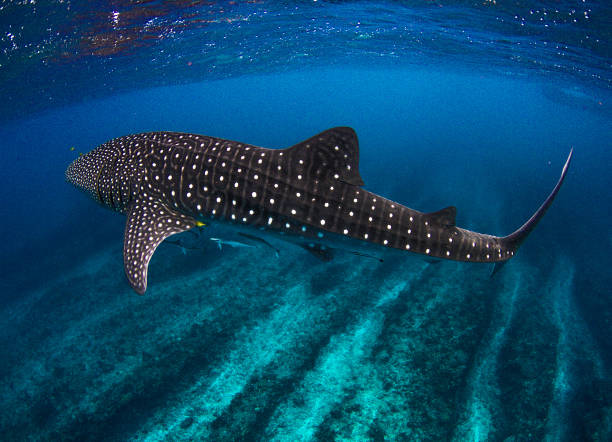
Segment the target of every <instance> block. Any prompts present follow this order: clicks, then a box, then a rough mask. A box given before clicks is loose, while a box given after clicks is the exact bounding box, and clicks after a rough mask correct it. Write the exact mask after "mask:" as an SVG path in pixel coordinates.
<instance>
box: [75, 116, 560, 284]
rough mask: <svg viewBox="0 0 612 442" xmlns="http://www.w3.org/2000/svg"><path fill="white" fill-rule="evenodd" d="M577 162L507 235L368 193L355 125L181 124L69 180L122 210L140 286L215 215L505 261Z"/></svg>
mask: <svg viewBox="0 0 612 442" xmlns="http://www.w3.org/2000/svg"><path fill="white" fill-rule="evenodd" d="M570 160H571V152H570V155H569V157H568V159H567V161H566V163H565V166H564V167H563V171H562V174H561V178H560V179H559V181H558V182H557V185H556V186H555V188H554V189H553V191H552V192H551V194H550V195H549V196H548V198H547V199H546V200H545V202H544V203H543V204H542V206H541V207H540V208H539V209H538V210H537V211H536V213H535V214H534V215H533V216H532V217H531V218H530V219H529V220H528V221H527V222H526V223H525V224H524V225H523V226H522V227H520V228H519V229H518V230H517V231H516V232H514V233H512V234H511V235H509V236H506V237H497V236H491V235H486V234H481V233H476V232H472V231H469V230H464V229H461V228H459V227H456V226H455V214H456V209H455V208H454V207H447V208H445V209H442V210H440V211H438V212H434V213H422V212H418V211H416V210H413V209H410V208H408V207H405V206H403V205H401V204H398V203H396V202H393V201H390V200H388V199H386V198H384V197H381V196H379V195H376V194H373V193H371V192H368V191H367V190H364V189H363V188H362V187H361V186H362V185H363V181H362V179H361V176H360V174H359V147H358V142H357V136H356V134H355V132H354V131H353V130H352V129H351V128H348V127H338V128H334V129H330V130H327V131H325V132H323V133H321V134H319V135H316V136H314V137H312V138H310V139H308V140H306V141H303V142H301V143H299V144H296V145H295V146H292V147H289V148H287V149H266V148H262V147H256V146H251V145H248V144H244V143H238V142H235V141H228V140H223V139H219V138H213V137H207V136H201V135H194V134H186V133H175V132H154V133H142V134H136V135H128V136H125V137H121V138H116V139H113V140H111V141H108V142H107V143H104V144H102V145H100V146H98V147H97V148H96V149H94V150H92V151H91V152H89V153H87V154H85V155H82V156H80V157H79V158H77V159H76V160H75V161H74V162H73V163H72V164H71V165H70V166H69V167H68V169H67V170H66V178H67V179H68V181H70V182H71V183H73V184H74V185H76V186H77V187H79V188H81V189H83V190H84V191H86V192H87V193H88V194H89V195H90V196H91V197H93V198H94V199H95V200H97V201H98V202H99V203H101V204H103V205H105V206H108V207H109V208H111V209H113V210H116V211H118V212H121V213H125V214H126V215H127V224H126V228H125V238H124V248H123V255H124V266H125V272H126V275H127V277H128V280H129V282H130V284H131V285H132V287H133V288H134V290H136V291H137V292H138V293H141V294H142V293H144V292H145V290H146V287H147V268H148V264H149V260H150V259H151V256H152V255H153V252H154V251H155V249H156V247H157V246H158V245H159V244H160V243H161V242H162V241H163V240H164V239H165V238H167V237H168V236H170V235H173V234H175V233H179V232H183V231H185V230H189V229H191V228H193V227H195V226H197V225H201V224H202V223H209V222H227V223H231V224H233V225H234V226H235V227H236V228H237V229H241V230H244V231H245V232H244V236H245V237H251V238H257V233H256V232H264V231H265V233H266V234H268V235H269V234H271V233H272V234H278V235H282V236H283V238H284V239H286V240H289V241H293V242H296V243H298V244H300V245H303V246H304V247H307V248H309V249H310V251H311V252H314V253H317V252H321V251H322V250H324V249H325V247H327V244H328V243H329V241H330V240H343V241H346V240H348V239H350V240H359V241H365V242H368V243H370V244H376V245H378V246H381V247H387V248H393V249H401V250H407V251H410V252H416V253H421V254H423V255H428V256H430V257H437V258H445V259H452V260H455V261H469V262H489V263H502V262H504V261H506V260H508V259H509V258H511V257H512V256H514V254H515V252H516V250H517V249H518V247H519V245H520V244H521V243H522V242H523V240H524V239H525V238H526V236H527V235H528V234H529V233H530V232H531V230H532V229H533V228H534V227H535V225H536V224H537V223H538V221H539V220H540V219H541V218H542V216H543V215H544V213H545V211H546V210H547V209H548V207H549V206H550V204H551V203H552V201H553V199H554V197H555V196H556V194H557V192H558V191H559V188H560V186H561V184H562V182H563V179H564V178H565V175H566V173H567V170H568V166H569V163H570ZM262 241H264V242H265V240H262ZM324 256H325V255H324Z"/></svg>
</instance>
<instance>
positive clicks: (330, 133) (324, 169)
mask: <svg viewBox="0 0 612 442" xmlns="http://www.w3.org/2000/svg"><path fill="white" fill-rule="evenodd" d="M286 152H287V153H288V156H289V158H288V160H289V161H290V162H291V166H292V167H291V169H292V170H301V169H304V170H306V171H307V172H306V173H314V174H316V175H319V176H321V177H325V178H331V179H337V180H340V181H343V182H345V183H348V184H353V185H355V186H363V184H364V183H363V180H362V179H361V176H360V175H359V142H358V141H357V134H356V133H355V131H354V130H353V129H351V128H350V127H334V128H333V129H328V130H326V131H325V132H321V133H320V134H318V135H315V136H314V137H311V138H309V139H307V140H305V141H302V142H301V143H298V144H296V145H294V146H292V147H290V148H288V149H286ZM300 161H301V162H300ZM301 165H304V167H300V166H301Z"/></svg>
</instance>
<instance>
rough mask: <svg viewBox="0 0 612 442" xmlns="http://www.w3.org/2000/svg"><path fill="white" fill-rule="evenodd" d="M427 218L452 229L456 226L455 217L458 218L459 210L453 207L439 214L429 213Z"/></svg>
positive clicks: (440, 211) (446, 208)
mask: <svg viewBox="0 0 612 442" xmlns="http://www.w3.org/2000/svg"><path fill="white" fill-rule="evenodd" d="M427 216H428V217H429V219H431V221H432V222H434V223H436V224H438V225H440V226H444V227H452V226H454V225H455V217H456V216H457V208H456V207H453V206H448V207H445V208H444V209H442V210H438V211H437V212H431V213H428V214H427Z"/></svg>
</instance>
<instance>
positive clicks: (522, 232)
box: [502, 149, 574, 250]
mask: <svg viewBox="0 0 612 442" xmlns="http://www.w3.org/2000/svg"><path fill="white" fill-rule="evenodd" d="M573 151H574V149H571V150H570V153H569V155H568V157H567V160H566V161H565V165H564V166H563V170H562V171H561V177H560V178H559V181H557V185H556V186H555V188H554V189H553V190H552V192H550V195H548V198H546V200H545V201H544V202H543V203H542V205H541V206H540V208H539V209H538V210H537V211H536V212H535V213H534V214H533V216H532V217H531V218H529V220H527V222H526V223H525V224H523V225H522V226H521V227H520V228H519V229H518V230H516V232H514V233H511V234H510V235H508V236H505V237H503V238H502V241H503V242H505V243H506V244H508V246H510V247H512V248H513V249H514V250H516V249H517V248H518V247H519V246H520V245H521V243H522V242H523V241H525V238H527V235H529V234H530V233H531V231H532V230H533V229H534V227H535V226H536V225H537V224H538V222H539V221H540V220H541V219H542V217H543V216H544V214H545V213H546V211H547V210H548V208H549V207H550V205H551V204H552V202H553V200H554V199H555V197H556V196H557V193H559V189H560V188H561V184H563V180H564V179H565V175H567V170H568V168H569V165H570V161H571V160H572V153H573Z"/></svg>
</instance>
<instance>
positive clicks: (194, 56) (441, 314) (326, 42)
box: [0, 1, 612, 441]
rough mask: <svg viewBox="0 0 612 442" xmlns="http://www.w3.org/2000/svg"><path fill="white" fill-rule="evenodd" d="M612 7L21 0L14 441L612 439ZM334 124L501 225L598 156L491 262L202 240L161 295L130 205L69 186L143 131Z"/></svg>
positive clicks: (8, 107)
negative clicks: (127, 233) (127, 245)
mask: <svg viewBox="0 0 612 442" xmlns="http://www.w3.org/2000/svg"><path fill="white" fill-rule="evenodd" d="M571 11H574V12H571ZM585 12H586V15H585ZM609 18H610V10H609V7H607V6H605V5H604V4H602V3H597V2H558V3H555V4H554V7H551V6H550V5H548V4H547V3H536V2H533V3H531V2H523V3H521V4H520V5H518V6H512V7H510V6H503V5H497V4H494V3H490V2H487V4H485V5H483V4H481V3H478V4H472V3H470V2H452V3H449V2H441V3H440V4H434V3H430V2H427V3H425V2H423V3H421V2H386V3H382V2H381V3H372V2H321V1H319V2H258V3H242V2H227V3H225V2H212V3H206V4H204V3H200V2H172V3H164V2H140V3H129V2H79V3H78V4H74V3H70V2H58V3H48V4H45V5H41V4H37V3H32V2H4V3H2V6H1V7H0V24H1V26H2V28H1V31H2V33H1V35H0V42H1V43H2V54H1V56H0V60H1V61H0V79H1V80H2V83H1V84H2V89H1V90H0V97H1V98H2V99H1V100H0V103H1V104H0V109H1V110H2V112H1V116H0V140H2V141H1V144H0V145H1V146H2V154H3V161H2V174H0V184H1V185H0V195H1V199H2V202H3V206H2V207H3V208H2V231H3V232H4V241H3V242H2V245H1V249H0V250H1V252H2V253H1V254H0V260H1V262H2V266H1V269H2V270H1V274H2V282H1V287H2V292H1V298H0V299H1V302H0V327H1V330H2V332H1V333H0V348H1V349H2V359H1V360H2V362H0V378H1V379H2V382H0V398H1V399H0V401H1V404H2V410H3V412H2V414H1V416H0V430H1V432H2V435H3V436H2V439H3V440H189V439H191V440H326V441H327V440H359V441H361V440H457V441H463V440H507V441H515V440H516V441H519V440H608V439H610V437H611V434H612V414H611V413H612V412H611V410H612V382H611V379H612V378H611V377H610V369H611V364H612V347H611V345H610V342H609V336H610V333H611V331H612V330H611V325H610V324H612V301H611V298H610V296H611V291H610V286H611V284H612V279H611V277H610V272H609V268H610V263H611V261H610V249H611V248H612V233H610V228H609V227H608V224H609V219H610V215H611V213H612V196H611V195H610V192H609V189H610V186H611V184H612V179H611V175H610V172H609V170H610V167H611V166H612V153H611V150H610V148H611V147H612V146H611V144H610V134H611V133H612V113H611V111H610V103H611V100H610V99H611V98H612V97H611V94H610V78H612V77H611V75H610V54H611V53H610V40H609V26H608V24H609ZM574 20H576V21H574ZM9 34H10V35H9ZM587 36H588V38H587ZM338 125H348V126H351V127H353V128H354V129H355V130H356V132H357V134H358V136H359V141H360V154H361V161H360V170H361V176H362V177H363V179H364V181H365V188H366V189H368V190H371V191H374V192H376V193H379V194H382V195H384V196H386V197H389V198H391V199H393V200H395V201H398V202H401V203H402V204H405V205H407V206H409V207H412V208H414V209H417V210H421V211H425V212H429V211H435V210H438V209H441V208H443V207H446V206H448V205H455V206H457V208H458V215H457V224H458V225H459V226H461V227H465V228H469V229H472V230H476V231H479V232H485V233H490V234H495V235H505V234H508V233H510V232H511V231H513V230H514V229H515V228H517V227H518V226H519V225H521V224H522V223H523V222H524V221H525V220H526V219H527V218H528V217H529V216H531V214H532V213H533V212H534V210H535V209H536V208H537V207H538V205H539V204H540V203H541V202H542V201H543V200H544V198H545V197H546V196H547V195H548V192H550V190H551V189H552V187H553V185H554V183H555V182H556V179H557V178H558V176H559V173H560V170H561V167H562V165H563V162H564V160H565V158H566V156H567V154H568V152H569V150H570V148H573V149H574V159H573V163H572V166H571V169H570V172H569V174H568V176H567V179H566V182H565V184H564V187H563V188H562V189H561V192H560V194H559V196H558V197H557V199H556V200H555V202H554V203H553V205H552V207H551V208H550V210H549V212H548V213H547V214H546V216H545V217H544V219H543V220H542V222H541V223H540V224H539V225H538V227H537V228H536V230H535V231H534V232H533V233H532V234H531V236H530V237H529V238H528V240H527V241H526V242H525V244H524V245H523V246H522V248H521V249H520V252H519V253H518V254H517V256H516V257H515V258H513V260H512V261H511V262H509V263H508V265H506V266H505V267H504V269H503V271H502V272H500V273H499V274H497V275H496V276H495V277H494V278H491V277H490V273H491V268H490V267H489V266H488V265H475V264H473V265H470V264H465V263H455V262H442V263H438V264H432V263H430V262H427V261H424V260H422V259H421V258H420V257H419V256H415V255H411V254H408V253H407V254H406V257H405V259H404V258H395V259H387V260H385V262H384V263H379V262H378V261H375V260H372V259H368V258H365V257H357V256H353V255H343V254H339V255H338V256H337V257H336V258H335V259H334V260H333V261H331V262H328V263H325V262H320V261H318V260H316V259H315V258H313V257H312V256H310V255H308V254H306V253H305V252H304V251H303V250H301V249H298V248H294V247H292V246H291V245H287V246H286V247H284V248H283V249H282V250H281V255H280V258H277V257H275V254H274V253H273V252H271V250H270V249H269V248H266V247H258V248H248V249H233V248H228V247H225V248H223V249H222V250H219V249H218V248H217V245H216V244H214V243H213V242H210V241H207V240H205V241H203V242H202V243H201V244H200V245H198V247H197V248H196V249H195V250H181V248H179V247H177V246H176V245H173V244H162V245H161V246H160V247H159V248H158V250H157V252H156V253H155V255H154V257H153V259H152V261H151V265H150V268H149V289H148V290H147V293H146V295H145V296H142V297H141V296H138V295H136V294H135V293H134V292H133V291H132V290H131V289H130V287H129V285H128V283H127V281H126V279H125V277H124V274H123V259H122V243H123V230H124V226H125V218H124V217H123V216H121V215H118V214H116V213H113V212H110V211H108V210H106V209H104V208H102V207H99V206H97V205H96V204H94V203H93V202H91V201H90V200H88V199H87V198H85V197H84V196H83V195H82V194H81V193H80V192H78V191H77V190H76V189H74V188H73V187H72V186H70V185H69V184H67V183H66V182H65V181H64V170H65V168H66V166H67V165H68V164H69V163H70V162H71V161H72V160H73V159H74V158H75V157H76V156H77V155H78V153H79V152H87V151H89V150H91V149H93V148H94V147H95V146H97V145H98V144H101V143H103V142H105V141H107V140H108V139H111V138H114V137H118V136H122V135H125V134H129V133H136V132H142V131H155V130H175V131H185V132H193V133H200V134H206V135H213V136H218V137H222V138H228V139H233V140H240V141H244V142H247V143H250V144H255V145H260V146H265V147H273V148H280V147H286V146H290V145H293V144H295V143H297V142H299V141H301V140H303V139H305V138H308V137H310V136H312V135H314V134H315V133H318V132H320V131H322V130H324V129H327V128H329V127H333V126H338ZM73 147H74V150H72V149H71V148H73ZM203 233H206V229H203Z"/></svg>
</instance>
